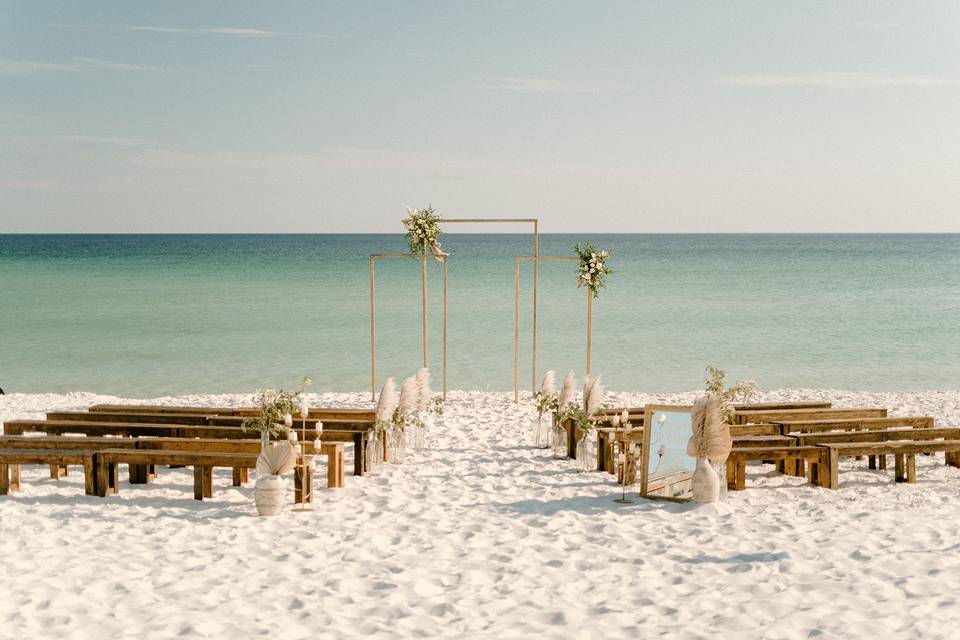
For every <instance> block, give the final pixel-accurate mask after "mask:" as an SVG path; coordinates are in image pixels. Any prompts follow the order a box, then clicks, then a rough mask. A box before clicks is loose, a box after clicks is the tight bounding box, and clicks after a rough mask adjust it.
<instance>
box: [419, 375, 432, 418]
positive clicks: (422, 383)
mask: <svg viewBox="0 0 960 640" xmlns="http://www.w3.org/2000/svg"><path fill="white" fill-rule="evenodd" d="M430 395H431V391H430V369H427V368H426V367H423V368H422V369H420V371H417V411H420V412H421V413H422V412H424V411H426V410H427V409H429V408H430Z"/></svg>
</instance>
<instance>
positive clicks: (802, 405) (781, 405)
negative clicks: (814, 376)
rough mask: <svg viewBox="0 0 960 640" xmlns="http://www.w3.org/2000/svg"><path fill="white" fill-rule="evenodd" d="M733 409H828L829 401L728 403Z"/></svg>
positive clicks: (831, 404)
mask: <svg viewBox="0 0 960 640" xmlns="http://www.w3.org/2000/svg"><path fill="white" fill-rule="evenodd" d="M730 406H731V408H732V409H733V410H734V411H783V410H786V409H830V408H832V407H833V403H831V402H819V401H815V402H746V403H737V404H732V405H730Z"/></svg>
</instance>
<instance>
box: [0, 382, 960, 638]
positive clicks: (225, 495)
mask: <svg viewBox="0 0 960 640" xmlns="http://www.w3.org/2000/svg"><path fill="white" fill-rule="evenodd" d="M692 397H693V394H692V393H690V394H675V395H660V396H652V395H644V394H614V401H615V402H619V403H629V404H643V403H646V402H652V401H657V402H684V401H689V400H690V399H691V398H692ZM819 398H823V399H829V400H832V401H834V402H835V403H836V404H838V405H855V404H856V405H882V406H888V407H889V408H890V409H891V413H892V414H893V415H896V414H905V413H913V414H915V413H921V414H930V415H934V416H935V417H936V418H937V419H938V421H939V422H940V423H942V424H944V425H960V392H956V391H949V392H921V393H876V394H870V393H851V392H842V391H829V390H828V391H815V390H788V391H775V392H767V393H764V394H762V397H761V400H762V401H771V400H797V399H819ZM314 399H315V400H316V401H317V404H320V403H321V402H322V403H323V404H347V405H351V406H366V404H367V400H368V398H367V396H366V394H324V395H322V396H320V395H318V396H315V397H314ZM114 400H116V399H114V398H108V397H104V396H94V395H91V394H69V395H22V394H12V395H8V396H3V397H0V418H2V419H11V418H15V417H31V416H37V415H41V414H42V412H43V411H46V410H50V409H55V408H56V409H67V408H84V407H86V406H87V405H88V404H90V403H91V402H95V401H114ZM162 401H163V402H170V403H175V402H176V403H207V404H211V405H222V404H239V403H244V402H247V401H248V397H245V396H222V395H221V396H192V397H180V398H164V399H162ZM531 415H532V410H531V408H530V407H529V405H520V406H516V405H513V404H512V403H511V402H510V398H509V397H508V395H506V394H493V393H479V392H455V393H452V394H451V396H450V401H449V402H448V406H447V413H446V415H444V416H443V417H441V418H440V419H439V420H438V422H437V424H436V425H435V426H434V427H433V428H432V430H431V431H430V432H429V434H428V441H429V443H430V448H429V450H427V451H423V452H419V453H413V454H411V455H410V457H409V460H408V462H407V463H405V464H403V465H399V466H390V465H387V466H386V467H385V472H384V474H383V475H381V476H375V477H365V478H362V479H361V478H354V477H352V476H349V477H348V478H347V487H346V488H345V489H343V490H336V491H335V490H330V491H327V490H324V491H321V492H320V494H319V501H318V502H317V504H316V505H315V510H314V511H312V512H310V513H303V514H300V513H295V512H287V513H285V514H284V515H282V516H279V517H275V518H259V517H257V516H256V515H255V511H254V507H253V503H252V486H247V487H243V488H233V487H231V486H230V478H229V473H228V472H226V471H223V470H222V471H218V473H217V474H216V479H215V482H216V492H215V497H214V499H213V500H209V501H205V502H203V503H199V502H195V501H194V500H192V490H191V488H192V475H191V473H190V471H189V470H184V469H179V470H166V469H164V470H162V472H161V474H160V477H159V479H158V481H157V482H156V483H154V484H151V485H148V486H137V487H129V486H126V483H125V479H126V474H125V473H124V474H122V478H123V479H124V485H125V486H123V487H122V490H121V493H120V495H119V496H115V497H112V498H108V499H99V498H94V497H87V496H84V495H83V489H82V478H81V477H80V474H78V473H73V474H71V476H70V477H69V478H67V479H65V480H61V481H60V482H54V481H51V480H50V479H49V478H48V477H47V475H48V474H47V473H46V471H45V470H43V469H40V468H37V467H28V468H25V472H24V479H25V482H24V490H23V491H22V492H21V493H19V494H16V495H15V496H10V497H0V558H2V562H0V583H2V584H3V585H4V586H5V597H4V598H2V599H0V637H3V638H22V637H23V638H29V637H53V636H59V637H70V638H91V637H117V638H123V637H128V636H137V637H151V638H153V637H173V636H178V637H199V638H202V637H210V638H222V637H236V638H241V637H250V636H257V635H262V636H266V637H281V636H282V637H284V638H288V639H294V638H301V637H303V638H306V637H318V636H320V637H355V636H358V635H361V634H362V635H368V636H372V637H383V638H388V637H391V638H392V637H431V636H446V637H496V638H530V637H537V638H571V637H584V638H592V637H597V638H601V637H602V638H620V637H624V638H628V637H629V638H647V637H656V636H657V635H664V636H665V637H671V638H710V639H711V640H715V639H716V638H729V637H748V638H771V639H777V638H809V637H866V636H869V637H884V638H917V637H923V638H955V637H957V628H958V622H960V606H957V603H956V598H957V596H956V595H955V593H956V591H957V589H958V587H960V553H958V551H960V544H958V542H957V540H960V518H958V516H957V515H956V514H957V511H958V507H960V472H958V471H957V470H956V469H954V468H950V467H945V466H944V465H943V463H942V457H939V458H937V459H933V458H926V457H921V458H920V459H918V469H917V475H918V482H917V484H915V485H894V484H893V483H892V478H891V475H884V474H882V473H881V472H876V471H868V470H867V469H866V463H865V462H856V461H850V462H845V463H844V469H843V471H842V472H841V476H840V480H841V485H840V490H839V491H835V492H831V491H827V490H823V489H816V488H811V487H809V486H806V485H805V484H804V483H803V481H802V480H799V479H796V478H785V477H782V476H778V475H776V474H774V473H773V472H772V471H771V470H770V468H769V467H762V466H754V467H751V468H750V477H749V478H748V484H749V485H750V486H751V488H750V489H748V490H747V491H745V492H741V493H734V494H731V495H730V497H729V500H728V502H727V503H726V504H725V505H721V506H707V507H700V508H694V507H692V506H686V505H674V504H665V503H655V502H648V501H641V500H637V502H636V503H635V504H633V505H630V506H626V507H624V506H620V505H617V504H615V503H613V502H612V498H613V497H615V495H617V494H618V493H619V490H618V487H617V485H616V484H615V483H614V482H613V481H612V479H611V476H608V475H605V474H598V473H586V474H581V473H576V471H575V470H574V463H573V461H567V460H564V461H555V460H552V459H550V457H549V453H548V452H547V451H544V450H534V449H533V448H532V447H531V446H530V434H529V433H528V431H527V428H526V423H527V421H529V419H530V418H531ZM347 468H348V469H349V468H350V466H349V462H348V467H347ZM890 473H891V474H892V472H890ZM321 477H322V476H321Z"/></svg>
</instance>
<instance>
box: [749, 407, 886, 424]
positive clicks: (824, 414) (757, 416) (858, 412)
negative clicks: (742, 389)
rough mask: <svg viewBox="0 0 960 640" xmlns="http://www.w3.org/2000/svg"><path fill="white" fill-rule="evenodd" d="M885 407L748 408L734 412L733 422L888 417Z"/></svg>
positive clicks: (753, 422) (750, 422) (752, 422)
mask: <svg viewBox="0 0 960 640" xmlns="http://www.w3.org/2000/svg"><path fill="white" fill-rule="evenodd" d="M886 417H887V410H886V409H883V408H867V407H858V408H851V409H833V408H830V409H783V410H777V409H774V410H772V411H766V410H746V411H737V412H735V413H734V414H733V424H755V423H760V422H784V421H797V420H830V419H853V418H886Z"/></svg>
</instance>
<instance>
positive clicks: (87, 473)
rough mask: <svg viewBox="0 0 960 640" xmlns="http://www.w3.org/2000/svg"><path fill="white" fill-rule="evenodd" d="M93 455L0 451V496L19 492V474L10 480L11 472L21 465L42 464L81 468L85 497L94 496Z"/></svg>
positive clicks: (94, 474)
mask: <svg viewBox="0 0 960 640" xmlns="http://www.w3.org/2000/svg"><path fill="white" fill-rule="evenodd" d="M95 455H96V454H95V453H94V452H93V451H51V450H30V449H2V450H0V496H5V495H7V494H8V493H10V491H11V490H14V491H19V490H20V483H21V478H20V474H19V472H18V473H16V474H15V477H13V478H11V471H12V470H13V468H16V469H17V470H18V471H19V468H20V465H22V464H44V465H50V466H56V467H62V466H67V465H70V464H74V465H81V466H83V488H84V492H85V493H86V494H87V495H95V494H96V470H95V465H96V461H95V458H94V457H95Z"/></svg>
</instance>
